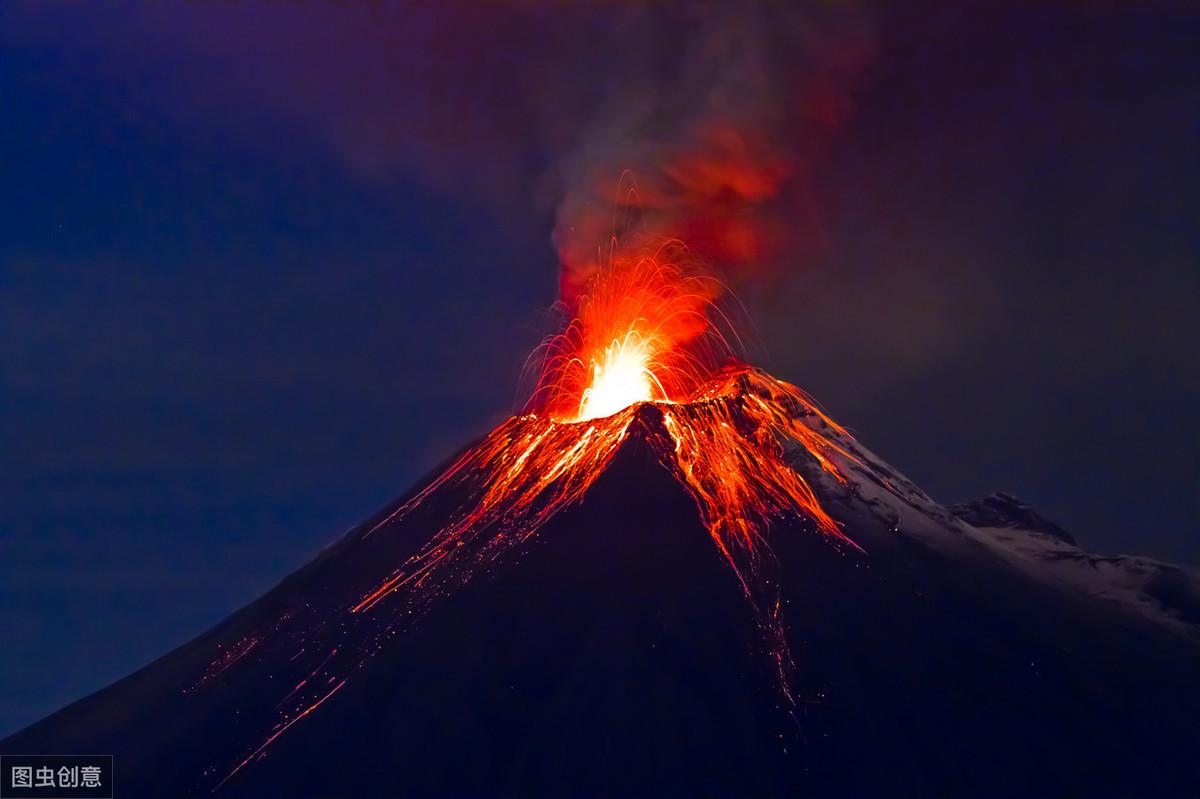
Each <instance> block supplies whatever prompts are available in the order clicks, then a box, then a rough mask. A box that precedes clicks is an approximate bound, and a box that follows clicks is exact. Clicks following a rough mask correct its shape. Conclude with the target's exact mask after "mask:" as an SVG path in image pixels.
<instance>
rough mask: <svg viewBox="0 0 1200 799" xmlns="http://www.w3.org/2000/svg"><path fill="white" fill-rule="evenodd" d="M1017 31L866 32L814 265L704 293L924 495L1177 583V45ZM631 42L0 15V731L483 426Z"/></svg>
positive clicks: (570, 22)
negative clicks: (584, 144)
mask: <svg viewBox="0 0 1200 799" xmlns="http://www.w3.org/2000/svg"><path fill="white" fill-rule="evenodd" d="M1004 5H1010V4H1004ZM1011 5H1017V4H1011ZM1029 5H1030V8H1024V9H1018V8H1014V9H1006V10H1001V9H1000V8H999V6H1000V4H992V3H980V4H977V5H976V6H973V7H964V6H963V5H962V4H947V6H948V8H947V9H939V8H937V7H936V6H935V5H932V4H931V5H929V6H928V8H927V9H926V10H925V11H924V12H922V13H916V12H913V13H907V14H905V15H904V16H903V17H901V16H900V15H898V14H887V13H883V12H872V13H868V14H867V15H866V16H867V17H868V18H869V25H870V28H871V30H872V32H873V36H874V39H875V42H876V45H875V46H876V53H875V56H874V58H873V60H872V61H871V65H870V66H869V68H867V69H866V70H865V72H864V75H863V76H862V79H861V81H859V82H858V83H856V85H855V87H854V90H853V97H854V112H853V114H852V115H851V116H850V117H849V120H848V122H846V124H845V125H844V126H843V128H842V129H841V130H840V131H839V132H838V133H837V135H836V136H835V137H834V138H833V139H832V141H831V142H830V143H829V146H828V148H827V149H826V150H825V151H824V152H823V153H822V157H821V158H820V160H819V161H816V162H815V163H813V164H812V165H811V172H812V181H813V186H814V195H815V200H816V203H817V204H818V206H819V207H820V209H821V216H822V218H823V219H824V224H825V229H826V237H827V240H828V243H827V246H826V247H825V249H824V250H823V251H822V252H820V253H817V254H814V255H812V257H811V258H797V259H796V263H794V265H793V268H792V269H790V270H789V271H786V272H785V273H784V274H783V275H782V276H778V277H776V278H775V279H773V280H772V281H771V282H770V283H769V284H765V285H757V284H752V285H748V286H746V287H745V288H744V289H742V290H740V294H741V296H742V299H743V300H744V301H745V302H746V303H747V305H748V306H749V309H750V312H751V314H752V316H753V318H754V320H755V322H756V324H757V327H758V338H759V339H760V341H761V345H760V346H759V347H758V348H757V350H758V352H757V355H756V360H758V361H760V362H761V363H762V365H764V366H766V367H768V368H769V369H771V370H772V371H773V372H774V373H776V374H777V375H778V376H780V377H783V378H785V379H788V380H791V381H793V382H796V383H798V384H799V385H801V386H803V387H805V388H806V389H808V390H809V391H810V392H812V393H813V394H814V395H815V396H816V397H817V398H818V399H819V400H821V401H822V402H823V403H824V404H825V406H826V407H827V408H828V409H829V411H830V412H831V413H832V414H833V416H834V417H835V418H837V419H839V420H840V421H842V422H844V423H845V424H847V425H849V426H850V427H852V428H853V429H855V430H856V431H858V433H859V435H860V438H861V439H862V440H863V441H864V443H865V444H866V445H867V446H869V447H871V448H872V449H873V450H875V451H876V452H878V453H879V454H881V455H882V456H883V457H885V458H886V459H888V460H889V461H890V462H892V463H893V464H894V465H895V466H897V467H898V468H899V469H901V470H902V471H904V472H905V473H907V474H908V475H909V476H910V477H912V478H913V479H915V480H916V481H917V482H918V483H920V484H921V485H923V486H924V487H925V488H926V489H927V490H928V491H930V493H932V494H933V495H934V496H935V497H937V498H939V499H941V500H945V501H955V500H959V499H965V498H969V497H973V496H978V495H981V494H984V493H988V492H990V491H992V490H996V489H1004V490H1008V491H1012V492H1014V493H1016V494H1018V495H1019V496H1021V497H1023V498H1025V499H1026V500H1028V501H1029V502H1031V503H1032V504H1033V505H1034V506H1035V507H1037V508H1038V509H1039V510H1040V511H1041V512H1043V513H1044V514H1045V515H1046V516H1048V517H1050V518H1053V519H1055V520H1057V521H1059V522H1060V523H1061V524H1063V525H1064V526H1065V527H1067V528H1068V529H1069V530H1071V531H1072V532H1073V533H1074V534H1075V535H1076V537H1077V538H1079V539H1080V541H1081V542H1082V543H1083V544H1084V545H1085V546H1086V547H1088V548H1090V549H1093V550H1098V551H1127V552H1138V553H1145V554H1150V555H1156V556H1161V557H1164V558H1167V559H1173V560H1179V561H1184V562H1189V563H1193V564H1194V563H1197V562H1200V425H1198V422H1197V415H1196V409H1197V407H1200V402H1198V400H1200V357H1198V353H1197V347H1196V342H1197V341H1200V276H1198V270H1197V256H1198V254H1200V236H1198V235H1197V225H1196V220H1197V219H1200V148H1198V147H1197V139H1198V135H1200V84H1198V82H1197V78H1196V76H1197V75H1200V51H1197V49H1196V48H1195V47H1194V42H1195V41H1196V40H1197V36H1198V35H1200V19H1198V18H1197V15H1196V14H1194V13H1185V12H1183V11H1180V10H1174V11H1171V10H1159V9H1156V8H1154V7H1153V4H1141V5H1140V6H1139V10H1137V11H1128V10H1104V9H1101V10H1089V11H1084V10H1081V6H1080V5H1079V4H1063V6H1062V7H1061V8H1056V7H1055V6H1054V4H1049V5H1046V4H1040V5H1039V10H1032V5H1033V4H1029ZM1170 5H1177V4H1167V5H1164V8H1168V9H1169V6H1170ZM1117 8H1119V7H1118V6H1115V5H1114V6H1113V9H1117ZM630 20H632V21H630ZM637 24H638V19H637V17H636V16H633V17H629V18H621V19H620V20H617V21H612V20H610V19H609V17H608V16H605V15H597V14H589V13H587V12H585V11H570V12H566V11H562V10H561V9H559V10H553V9H551V10H537V9H534V8H533V7H529V8H526V9H525V10H524V11H522V12H521V13H520V14H519V15H513V14H509V13H508V12H506V11H502V10H497V9H494V8H493V9H492V10H490V11H487V12H480V13H479V14H463V13H461V12H459V13H452V12H451V11H448V10H443V9H441V8H440V7H439V6H437V5H435V4H430V5H427V6H426V5H422V4H414V5H412V6H409V7H406V8H405V10H403V11H398V10H397V9H396V8H393V7H389V6H387V5H386V4H385V5H382V6H373V7H367V6H363V7H361V8H359V7H356V8H355V9H353V10H346V9H344V8H338V7H337V6H332V5H319V4H308V5H299V6H296V5H292V4H265V5H255V4H235V5H229V6H219V5H213V6H209V5H206V4H184V5H171V4H150V5H146V6H142V5H131V6H119V5H116V6H108V5H106V6H104V7H103V8H101V7H98V6H81V5H76V4H65V5H62V6H56V5H53V4H44V3H19V2H18V3H6V4H4V7H3V9H2V10H0V25H2V28H0V48H2V52H3V57H2V60H0V87H2V95H0V96H2V98H3V108H4V115H3V119H4V121H3V124H0V148H2V150H0V151H2V153H3V156H2V161H0V163H2V164H3V172H2V173H0V174H2V175H3V196H4V203H3V210H2V214H0V225H2V228H0V230H2V235H0V333H2V338H0V431H2V432H3V438H2V441H3V445H2V446H0V466H2V470H3V471H2V473H3V481H2V483H0V507H2V510H0V642H2V644H0V734H4V733H6V732H11V731H13V730H15V729H16V728H18V727H20V726H23V725H25V724H26V723H29V722H31V721H33V720H35V719H36V718H38V717H40V716H42V715H44V714H45V713H47V712H49V711H51V710H54V709H55V708H57V707H59V706H61V705H62V704H64V703H65V702H67V701H69V700H71V699H74V698H77V697H79V696H80V695H82V694H84V693H86V692H88V691H91V690H93V689H96V688H99V687H101V686H103V685H104V684H107V683H108V682H110V681H112V680H113V679H116V678H118V677H120V676H122V675H124V674H125V673H128V672H129V671H131V670H132V669H134V668H136V667H138V666H140V665H142V664H144V663H146V662H148V661H149V660H150V659H152V658H154V657H156V656H158V655H160V654H162V653H164V652H165V651H166V650H167V649H169V648H170V647H172V646H174V645H177V644H179V643H182V642H183V641H185V640H187V639H188V638H190V637H191V636H193V635H194V634H196V633H197V632H199V631H200V630H202V629H204V628H205V627H206V626H208V625H211V624H212V623H214V622H216V621H218V620H219V619H220V618H222V617H223V616H224V615H226V614H227V613H229V612H230V611H232V610H234V609H236V608H237V607H239V606H240V605H242V604H244V603H245V602H247V601H248V600H250V599H252V598H253V597H255V596H256V595H257V594H259V593H261V592H262V591H264V590H266V589H267V588H269V587H270V586H271V585H272V584H273V583H274V582H276V581H277V580H279V579H280V578H281V577H283V576H284V575H286V574H287V573H288V572H289V571H291V570H292V569H294V568H296V567H297V566H299V565H300V564H302V563H303V562H305V561H306V560H307V559H308V558H309V557H311V555H312V554H313V553H314V552H315V551H316V550H317V549H319V548H320V547H321V546H322V545H324V544H325V543H327V542H329V541H330V540H332V539H333V538H335V537H336V536H337V535H339V534H340V533H341V532H342V531H343V530H345V529H346V528H348V527H350V526H351V525H352V524H354V523H355V522H357V521H359V520H360V519H361V518H362V517H364V516H365V515H367V514H368V513H370V512H371V511H372V510H374V509H375V508H377V507H378V506H380V505H381V504H383V503H384V502H386V501H387V500H388V499H390V498H391V497H393V496H394V495H396V494H398V493H400V492H401V491H403V490H405V489H406V488H407V487H408V486H409V484H410V483H411V482H412V481H414V480H415V479H417V478H419V477H420V476H421V475H422V474H424V473H425V472H426V471H427V470H428V469H429V468H430V467H431V466H433V465H434V464H435V463H436V462H437V461H438V460H440V459H441V458H442V457H444V456H445V455H447V454H448V453H449V452H450V451H452V450H453V449H455V448H457V447H458V446H460V445H461V444H463V443H464V442H465V441H467V440H468V439H470V438H471V437H473V436H475V435H477V434H479V433H481V432H483V431H484V430H486V429H487V428H488V427H489V426H490V425H492V424H494V423H495V422H496V421H497V420H498V419H500V418H502V417H503V416H504V415H506V414H507V413H509V412H510V411H511V410H512V408H513V405H514V395H515V392H516V389H517V386H516V380H517V376H518V373H519V371H520V369H521V366H522V363H523V361H524V358H525V356H526V354H527V352H528V351H529V349H530V348H531V347H532V345H533V344H534V343H535V342H536V341H537V339H538V338H539V335H540V333H541V332H544V331H545V329H546V324H547V322H546V318H545V309H546V308H547V306H548V305H549V304H550V303H551V302H552V301H553V300H554V299H555V292H556V287H557V280H558V276H557V265H556V257H555V252H554V248H553V247H552V245H551V242H550V231H551V229H552V227H553V226H554V223H555V217H554V205H555V202H556V196H555V191H556V189H555V186H554V181H552V180H548V179H547V174H548V173H550V172H552V171H553V167H554V165H555V164H556V163H557V162H558V161H559V160H560V159H562V158H563V157H565V155H566V154H567V152H568V151H570V150H571V149H572V147H573V141H574V139H575V138H576V137H577V136H578V135H579V133H580V131H581V130H583V129H584V128H585V127H586V125H587V121H588V109H589V108H590V106H591V105H592V103H593V102H594V101H595V99H596V96H597V93H598V92H600V91H601V89H602V87H603V86H604V85H605V81H606V75H607V70H608V69H609V68H610V62H611V61H612V59H613V54H614V53H619V52H620V49H621V48H622V47H623V46H624V47H632V46H633V45H631V44H630V43H631V42H633V43H635V44H636V43H640V44H641V45H642V46H645V45H646V43H650V45H651V46H652V45H653V43H654V42H655V37H656V36H660V35H664V36H665V35H679V34H678V32H677V31H669V32H666V33H664V32H662V31H660V30H659V29H658V28H653V27H652V28H651V29H649V30H645V31H640V30H637Z"/></svg>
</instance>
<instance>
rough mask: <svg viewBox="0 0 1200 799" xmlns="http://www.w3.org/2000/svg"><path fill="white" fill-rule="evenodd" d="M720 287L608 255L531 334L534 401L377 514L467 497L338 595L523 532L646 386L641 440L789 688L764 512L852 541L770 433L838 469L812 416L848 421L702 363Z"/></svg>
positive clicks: (613, 443) (379, 596) (556, 499)
mask: <svg viewBox="0 0 1200 799" xmlns="http://www.w3.org/2000/svg"><path fill="white" fill-rule="evenodd" d="M661 252H662V251H660V253H661ZM719 290H720V285H719V284H717V283H716V282H715V281H711V280H709V279H707V278H700V277H695V276H691V275H688V274H687V272H686V271H685V270H684V269H683V268H682V267H679V266H677V265H675V264H673V263H670V262H664V261H663V260H660V258H658V257H650V256H646V257H642V258H638V259H632V260H629V261H616V262H615V263H612V264H610V265H609V266H608V267H607V268H605V269H603V270H601V271H599V272H598V273H596V274H595V275H594V276H593V278H592V280H591V281H590V283H589V284H588V287H587V290H586V292H585V293H584V294H583V295H582V296H581V297H580V299H579V300H578V302H577V306H576V308H577V313H576V316H575V319H574V320H573V321H572V323H571V324H570V326H569V327H568V329H567V330H566V332H565V333H563V334H562V335H560V336H556V337H554V338H553V339H551V340H550V341H549V342H548V343H547V345H546V367H545V371H544V374H543V378H542V381H541V385H540V386H539V388H538V392H537V393H536V394H535V401H537V403H538V410H535V411H533V412H531V413H527V414H525V415H522V416H517V417H513V418H512V419H509V420H508V421H507V422H505V423H504V424H502V425H501V426H500V427H498V428H497V429H496V430H495V431H493V432H492V433H491V435H489V436H488V437H487V438H486V439H484V441H483V442H482V443H480V444H479V445H478V446H476V447H474V448H473V449H471V450H469V451H468V452H467V453H465V454H464V455H463V456H461V457H460V458H459V459H458V460H457V461H456V462H455V463H454V464H453V465H452V466H451V467H450V468H449V469H448V470H447V471H446V472H445V473H443V474H442V475H441V476H440V477H438V478H437V479H436V480H435V481H434V482H433V483H431V484H430V485H429V486H428V487H427V488H426V489H425V490H424V491H422V492H421V493H419V494H418V495H417V496H415V497H414V498H413V499H412V500H410V501H409V502H408V503H406V504H405V505H404V506H403V507H401V508H400V509H398V510H397V511H396V513H395V514H393V516H392V517H389V518H388V519H386V520H384V522H381V523H380V525H379V526H380V527H382V526H383V525H384V524H387V523H388V522H391V521H393V520H394V519H396V518H398V517H401V516H403V515H405V514H407V513H408V512H409V511H410V510H412V509H413V508H415V507H417V506H418V505H420V504H421V503H423V502H425V501H426V499H428V498H429V497H430V496H431V495H433V494H434V493H436V492H440V491H442V490H443V489H447V488H450V487H452V486H460V487H465V486H470V487H471V490H470V495H471V497H472V499H471V500H470V501H469V502H468V503H467V504H466V505H465V506H463V507H462V508H460V510H459V512H458V514H457V515H456V516H455V517H454V518H453V519H452V520H451V522H450V523H449V524H448V525H446V526H445V527H444V528H443V529H442V530H441V531H439V532H438V533H437V534H436V535H435V536H434V537H433V539H432V540H431V541H430V542H429V543H428V544H427V545H426V546H425V547H424V548H423V549H422V550H421V551H420V552H418V553H417V554H416V555H414V556H413V557H412V558H411V559H410V560H409V561H408V562H407V563H405V564H404V565H403V566H402V567H401V568H399V569H397V570H396V571H395V572H394V573H393V574H392V575H391V576H390V577H389V578H388V579H387V580H385V581H384V582H383V583H382V584H380V585H379V586H377V587H376V588H375V589H373V590H372V591H371V592H369V593H368V594H366V595H365V596H363V597H362V599H361V600H360V601H359V602H358V603H357V605H356V606H355V607H354V608H353V611H354V612H356V613H361V612H365V611H369V610H371V609H372V608H373V607H375V606H376V605H378V604H379V603H380V602H382V601H384V600H385V599H386V598H388V597H389V596H390V595H392V594H394V593H396V592H399V591H405V592H411V593H409V598H408V601H409V602H415V603H416V604H417V605H422V606H423V605H426V604H427V603H428V602H429V601H430V600H432V599H433V598H435V597H438V596H442V595H445V594H446V593H448V592H450V591H452V590H454V588H456V587H457V586H459V585H461V584H462V583H463V582H465V581H466V580H467V579H469V578H470V576H471V575H472V574H473V573H474V572H475V571H476V570H477V569H478V568H479V567H480V566H482V565H484V564H485V563H488V562H490V561H492V560H494V559H495V558H497V557H499V556H500V555H501V554H503V553H504V552H506V551H507V550H508V549H509V548H510V547H512V546H514V545H516V544H519V543H521V542H522V541H525V540H527V539H528V538H529V537H530V536H533V535H534V534H535V533H537V531H538V530H539V529H540V528H541V527H542V525H543V524H545V523H546V521H548V520H549V519H550V518H551V517H552V516H554V515H555V514H556V513H558V512H559V511H560V510H562V509H563V508H565V507H568V506H569V505H571V504H573V503H575V502H577V501H579V500H580V499H581V498H582V497H583V495H584V494H585V492H586V491H587V489H588V487H589V486H590V485H591V484H592V483H593V482H594V481H595V479H596V478H597V477H598V476H599V475H600V474H601V473H603V471H604V469H605V468H606V467H607V465H608V463H609V461H610V460H611V458H612V457H613V455H614V454H615V453H616V451H617V449H618V448H619V447H620V445H621V444H622V442H623V441H624V440H625V439H626V437H627V435H628V434H629V430H630V427H631V425H632V424H633V422H634V420H635V418H636V415H637V407H638V406H639V405H641V404H643V403H647V402H649V403H653V404H655V405H656V406H658V408H659V411H660V412H661V419H662V428H663V430H664V432H665V435H664V436H661V437H655V436H649V437H648V439H649V440H648V442H647V443H648V444H649V445H650V446H651V447H653V448H654V449H655V452H656V454H657V455H658V457H659V460H660V462H661V463H662V464H663V465H664V466H665V467H666V468H667V469H669V470H670V471H671V472H672V473H673V474H674V475H675V476H676V477H677V478H678V479H679V481H680V482H681V483H682V484H683V486H684V487H685V488H686V489H687V491H688V492H689V493H690V494H691V495H692V497H693V498H694V499H695V501H696V505H697V508H698V510H699V514H700V518H701V520H702V522H703V523H704V525H705V527H706V528H707V529H708V532H709V535H710V536H711V537H712V540H713V543H714V544H715V545H716V547H717V549H718V550H719V551H720V553H721V554H722V555H723V556H724V558H725V559H726V560H727V561H728V562H729V565H730V566H731V567H732V569H733V571H734V573H735V574H736V576H737V578H738V581H739V583H740V584H741V586H742V589H743V592H744V593H745V595H746V597H747V598H748V599H749V600H750V602H751V604H752V605H753V606H754V608H755V611H756V615H757V617H758V619H759V622H760V625H761V627H762V628H763V631H764V633H765V635H766V637H767V639H768V643H769V645H770V649H771V653H772V657H773V658H774V659H775V661H776V665H777V668H778V675H779V678H780V683H781V686H782V687H783V689H784V692H785V693H786V694H787V695H788V697H789V698H790V696H791V694H790V692H789V683H790V678H789V672H790V668H791V665H790V664H791V658H790V655H789V653H788V648H787V643H786V637H785V635H784V630H783V622H782V618H781V616H780V608H779V602H780V597H779V589H778V585H777V583H775V582H772V581H771V580H767V579H763V566H764V564H765V563H766V562H767V561H770V560H772V558H773V556H772V554H771V549H770V546H769V544H768V540H767V539H768V533H769V528H770V526H771V522H772V520H774V519H785V518H788V517H793V518H802V519H807V520H808V521H809V522H810V523H811V524H812V526H813V527H814V528H815V529H816V530H817V531H818V532H819V533H821V534H822V535H824V536H826V537H828V538H829V539H830V540H832V541H834V542H835V543H839V544H844V545H848V546H850V547H854V544H853V542H851V541H850V540H849V539H848V538H847V537H846V536H845V535H844V534H843V533H842V531H841V529H840V528H839V526H838V524H837V523H836V522H835V521H834V520H833V519H832V518H830V516H829V515H828V513H826V512H825V510H824V509H823V508H822V507H821V504H820V502H819V500H818V498H817V496H816V494H815V492H814V491H813V489H812V487H811V486H810V485H809V483H808V482H807V480H806V479H805V478H804V477H803V476H802V474H801V473H800V471H798V470H797V469H796V468H795V466H794V463H795V461H794V456H793V457H789V456H788V454H787V450H786V448H785V445H798V446H799V447H801V448H803V450H804V452H806V453H807V454H808V456H809V457H810V458H812V459H813V460H814V461H815V462H816V463H817V464H819V466H820V468H821V469H823V470H824V472H825V473H827V474H829V475H831V476H832V478H833V479H835V480H837V481H839V482H842V483H844V482H845V477H844V476H843V475H842V474H841V473H840V472H839V471H838V468H837V467H836V466H835V458H834V457H833V456H835V455H838V456H840V458H841V459H845V460H844V461H843V462H846V461H849V462H856V461H857V458H856V457H855V456H854V455H853V454H851V453H850V452H849V451H847V449H846V448H845V447H844V446H842V445H840V444H838V443H836V442H835V441H834V440H833V439H832V438H831V437H829V436H827V435H826V434H825V433H824V432H822V430H828V431H832V432H834V433H836V434H837V437H839V438H841V437H843V436H846V435H847V434H846V432H845V430H843V429H842V428H840V427H838V426H837V425H836V424H835V423H834V422H833V421H832V420H830V419H829V418H828V417H826V416H825V415H824V414H822V413H821V412H820V411H819V410H818V409H817V408H816V407H815V405H814V404H813V403H812V402H811V401H810V400H809V399H808V398H807V396H806V395H805V394H804V393H803V392H801V391H800V390H799V389H797V388H796V387H794V386H791V385H789V384H787V383H784V382H782V381H778V380H775V379H774V378H771V377H770V376H768V375H766V374H765V373H763V372H761V371H758V370H755V369H752V368H751V367H748V366H745V365H742V364H737V363H733V364H728V363H727V365H726V366H725V367H723V368H718V367H716V366H715V365H714V364H715V363H716V362H717V361H719V360H722V359H723V360H726V361H728V360H729V358H730V349H731V348H730V347H729V345H728V342H727V340H726V338H725V337H724V336H722V335H721V334H720V332H719V330H718V327H717V326H716V325H714V323H713V322H712V318H713V316H712V315H713V314H714V313H716V310H715V305H714V300H715V298H716V296H717V293H718V292H719ZM376 529H378V527H377V528H376Z"/></svg>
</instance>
